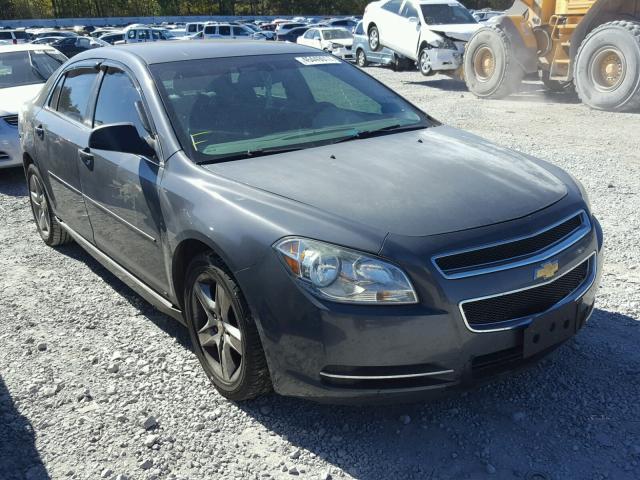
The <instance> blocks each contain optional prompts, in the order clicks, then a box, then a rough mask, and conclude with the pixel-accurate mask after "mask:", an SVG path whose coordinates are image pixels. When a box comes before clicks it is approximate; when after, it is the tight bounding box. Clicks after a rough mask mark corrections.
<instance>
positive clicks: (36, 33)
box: [31, 29, 78, 39]
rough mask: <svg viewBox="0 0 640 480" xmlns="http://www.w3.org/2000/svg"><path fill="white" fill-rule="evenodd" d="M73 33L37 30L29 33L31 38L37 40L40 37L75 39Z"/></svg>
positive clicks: (58, 30) (75, 34) (57, 30)
mask: <svg viewBox="0 0 640 480" xmlns="http://www.w3.org/2000/svg"><path fill="white" fill-rule="evenodd" d="M77 36H78V34H77V33H75V32H69V31H68V30H60V29H38V30H36V31H34V32H32V33H31V38H33V39H38V38H42V37H77Z"/></svg>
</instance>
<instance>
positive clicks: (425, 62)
mask: <svg viewBox="0 0 640 480" xmlns="http://www.w3.org/2000/svg"><path fill="white" fill-rule="evenodd" d="M418 70H420V73H421V74H422V75H424V76H425V77H430V76H432V75H434V74H435V72H434V71H433V69H432V68H431V59H430V58H429V49H428V48H427V47H424V48H423V49H422V50H420V55H419V56H418Z"/></svg>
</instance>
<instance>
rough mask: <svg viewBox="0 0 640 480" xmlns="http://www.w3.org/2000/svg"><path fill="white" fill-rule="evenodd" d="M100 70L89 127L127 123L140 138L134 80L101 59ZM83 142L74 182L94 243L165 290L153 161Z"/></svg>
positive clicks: (140, 99) (155, 160) (158, 169)
mask: <svg viewBox="0 0 640 480" xmlns="http://www.w3.org/2000/svg"><path fill="white" fill-rule="evenodd" d="M101 68H103V73H102V75H101V80H100V88H99V92H98V96H97V100H96V102H95V108H94V112H93V126H94V128H95V127H99V126H101V125H109V124H113V123H133V124H134V125H135V126H136V128H137V129H138V133H139V134H140V136H141V137H146V136H148V135H149V132H147V131H146V130H145V127H144V123H143V122H142V120H141V117H140V114H139V109H142V110H143V111H145V112H146V107H145V104H144V100H143V97H142V94H141V90H140V89H139V86H138V84H137V83H136V82H135V81H134V80H133V77H132V76H131V75H130V74H129V73H128V72H127V71H126V69H125V67H124V66H121V65H117V64H108V63H105V64H103V65H102V67H101ZM87 146H88V142H87V143H85V144H84V151H85V152H86V155H87V158H88V159H89V161H86V162H83V163H81V164H80V181H81V184H82V191H83V194H84V197H85V202H86V204H87V210H88V212H89V217H90V218H91V223H92V225H93V227H94V228H93V235H94V238H95V244H96V246H97V247H98V248H99V249H100V250H102V251H103V252H104V253H106V254H107V255H108V256H109V257H111V258H112V259H113V260H115V261H116V262H118V263H119V264H120V265H122V266H123V267H125V268H126V269H127V270H129V271H130V272H131V273H133V274H134V275H135V276H137V277H138V278H139V279H141V280H142V281H144V282H145V283H146V284H148V285H150V286H151V287H153V288H154V289H156V290H157V291H159V292H166V291H167V289H168V287H167V285H168V282H167V275H166V271H165V262H164V256H163V253H162V242H161V238H160V237H161V235H162V231H163V230H164V223H163V219H162V213H161V211H160V200H159V196H158V185H159V182H160V178H161V172H162V168H161V165H160V161H159V159H158V158H155V157H154V158H147V157H143V156H140V155H133V154H128V153H121V152H109V151H105V150H89V148H88V147H87Z"/></svg>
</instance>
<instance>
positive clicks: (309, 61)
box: [296, 55, 340, 65]
mask: <svg viewBox="0 0 640 480" xmlns="http://www.w3.org/2000/svg"><path fill="white" fill-rule="evenodd" d="M296 60H297V61H299V62H300V63H301V64H302V65H328V64H332V63H340V60H338V59H337V58H336V57H333V56H331V55H317V56H313V57H296Z"/></svg>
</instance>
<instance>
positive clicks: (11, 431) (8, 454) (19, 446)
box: [0, 377, 51, 480]
mask: <svg viewBox="0 0 640 480" xmlns="http://www.w3.org/2000/svg"><path fill="white" fill-rule="evenodd" d="M49 478H51V477H50V476H49V474H48V473H47V470H46V468H45V467H44V464H43V462H42V459H41V458H40V454H39V453H38V450H37V448H36V438H35V432H34V429H33V426H32V425H31V423H30V422H29V420H28V419H27V418H25V417H24V416H23V415H21V414H20V412H19V411H18V409H17V408H16V405H15V403H14V401H13V399H12V397H11V394H10V393H9V390H8V389H7V387H6V385H5V384H4V380H3V379H2V377H0V479H2V480H23V479H29V480H48V479H49Z"/></svg>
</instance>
